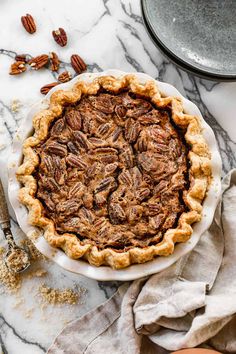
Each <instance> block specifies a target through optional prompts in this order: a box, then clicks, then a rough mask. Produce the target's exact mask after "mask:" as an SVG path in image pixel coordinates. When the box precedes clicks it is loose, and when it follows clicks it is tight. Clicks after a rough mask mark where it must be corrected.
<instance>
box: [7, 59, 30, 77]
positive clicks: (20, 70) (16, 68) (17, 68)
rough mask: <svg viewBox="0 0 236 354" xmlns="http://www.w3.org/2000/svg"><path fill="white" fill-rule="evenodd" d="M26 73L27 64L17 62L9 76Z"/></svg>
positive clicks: (12, 66)
mask: <svg viewBox="0 0 236 354" xmlns="http://www.w3.org/2000/svg"><path fill="white" fill-rule="evenodd" d="M24 71H26V67H25V62H23V61H16V62H15V63H13V64H12V65H11V68H10V71H9V74H10V75H18V74H21V73H23V72H24Z"/></svg>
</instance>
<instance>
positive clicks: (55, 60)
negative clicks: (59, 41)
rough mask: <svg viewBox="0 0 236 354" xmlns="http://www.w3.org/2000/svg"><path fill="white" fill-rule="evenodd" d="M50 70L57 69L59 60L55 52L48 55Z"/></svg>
mask: <svg viewBox="0 0 236 354" xmlns="http://www.w3.org/2000/svg"><path fill="white" fill-rule="evenodd" d="M49 57H50V62H51V65H50V70H52V71H58V70H59V67H60V60H59V58H58V55H57V54H56V53H55V52H51V53H50V55H49Z"/></svg>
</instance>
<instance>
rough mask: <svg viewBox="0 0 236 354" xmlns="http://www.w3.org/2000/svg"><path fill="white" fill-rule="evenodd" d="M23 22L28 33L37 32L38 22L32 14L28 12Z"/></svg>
mask: <svg viewBox="0 0 236 354" xmlns="http://www.w3.org/2000/svg"><path fill="white" fill-rule="evenodd" d="M21 23H22V25H23V27H24V28H25V30H26V31H27V32H28V33H30V34H32V33H34V32H36V24H35V22H34V19H33V17H32V16H31V15H30V14H26V15H25V16H22V17H21Z"/></svg>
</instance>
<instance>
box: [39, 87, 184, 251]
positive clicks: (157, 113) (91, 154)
mask: <svg viewBox="0 0 236 354" xmlns="http://www.w3.org/2000/svg"><path fill="white" fill-rule="evenodd" d="M35 151H36V152H37V153H38V154H39V155H40V158H41V163H40V166H39V168H38V170H37V171H36V172H35V174H36V177H37V179H38V192H37V197H38V198H39V199H40V200H41V201H42V203H43V205H44V208H45V214H46V216H47V217H48V218H49V219H51V220H53V221H54V223H55V227H56V230H57V232H58V233H66V232H72V233H75V234H76V235H77V237H78V238H79V239H80V241H81V242H82V244H86V243H90V244H91V243H92V244H93V245H96V246H97V247H98V248H99V249H104V248H106V247H110V248H113V249H116V250H117V251H119V250H128V249H129V248H131V247H141V248H142V247H147V246H149V245H152V244H156V243H158V242H160V241H161V240H162V236H163V235H164V233H165V232H166V230H167V229H170V228H172V227H175V226H176V220H177V219H178V216H179V215H180V214H181V213H182V212H183V211H185V210H187V207H186V206H185V204H184V201H183V193H184V190H185V189H187V187H188V185H187V184H188V177H187V159H186V156H187V147H186V146H185V143H184V139H183V138H182V132H180V131H179V130H177V129H176V128H175V126H174V125H173V124H172V120H171V117H170V112H169V111H167V110H161V109H160V110H159V109H157V108H156V107H154V106H153V105H152V103H151V102H149V101H148V100H146V99H144V98H141V97H136V95H134V94H131V93H129V92H122V93H118V94H111V93H109V92H99V93H98V94H97V95H90V96H86V95H85V96H83V97H82V98H81V100H80V101H79V102H77V103H76V104H74V105H71V106H68V107H66V108H65V110H64V112H63V114H62V116H61V117H60V118H58V119H56V120H55V121H54V122H53V123H52V125H51V127H50V130H49V134H48V137H47V139H46V141H45V142H44V143H43V144H42V145H40V146H38V147H36V149H35Z"/></svg>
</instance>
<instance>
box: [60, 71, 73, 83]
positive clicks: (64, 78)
mask: <svg viewBox="0 0 236 354" xmlns="http://www.w3.org/2000/svg"><path fill="white" fill-rule="evenodd" d="M71 78H72V75H71V73H70V72H69V71H63V73H61V74H60V75H59V76H58V78H57V79H58V81H60V82H67V81H70V80H71Z"/></svg>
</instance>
